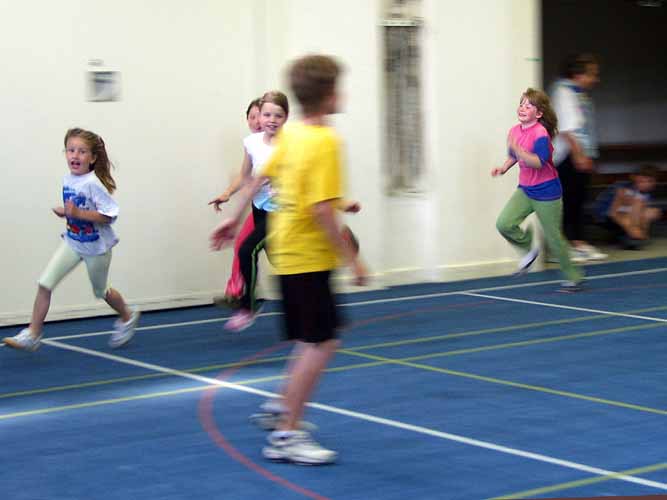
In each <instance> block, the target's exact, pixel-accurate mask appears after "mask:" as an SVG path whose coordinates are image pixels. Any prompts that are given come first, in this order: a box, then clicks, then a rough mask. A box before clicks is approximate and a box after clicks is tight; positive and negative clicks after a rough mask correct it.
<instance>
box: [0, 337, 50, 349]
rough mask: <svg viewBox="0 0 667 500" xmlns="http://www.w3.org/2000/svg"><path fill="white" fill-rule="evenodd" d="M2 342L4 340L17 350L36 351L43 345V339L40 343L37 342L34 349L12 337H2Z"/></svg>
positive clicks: (7, 344)
mask: <svg viewBox="0 0 667 500" xmlns="http://www.w3.org/2000/svg"><path fill="white" fill-rule="evenodd" d="M2 342H4V343H5V345H6V346H7V347H11V348H12V349H16V350H17V351H25V352H35V351H36V350H37V349H39V348H40V347H42V342H41V340H40V342H39V344H37V345H36V346H35V347H33V348H32V349H30V348H28V347H26V346H24V345H21V344H19V343H18V342H15V341H14V339H12V338H6V339H2Z"/></svg>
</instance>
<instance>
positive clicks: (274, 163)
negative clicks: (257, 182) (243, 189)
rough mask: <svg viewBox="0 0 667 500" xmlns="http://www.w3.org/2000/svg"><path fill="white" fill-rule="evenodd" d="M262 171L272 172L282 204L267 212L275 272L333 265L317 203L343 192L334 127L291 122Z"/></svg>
mask: <svg viewBox="0 0 667 500" xmlns="http://www.w3.org/2000/svg"><path fill="white" fill-rule="evenodd" d="M261 175H265V176H267V177H270V178H271V184H272V186H273V188H274V189H275V190H276V193H277V202H278V210H276V211H275V212H271V213H270V214H269V220H268V239H267V251H268V253H269V259H270V261H271V264H272V265H273V266H274V267H275V269H276V273H277V274H300V273H312V272H318V271H328V270H331V269H334V268H335V267H336V264H337V255H336V250H335V248H334V247H333V245H332V244H331V242H330V241H329V238H328V237H327V235H326V233H325V232H324V229H323V228H322V227H321V226H320V225H319V224H318V223H317V221H316V220H315V217H314V214H313V211H312V209H313V206H314V205H315V204H317V203H319V202H322V201H327V200H332V201H335V200H338V199H340V198H341V197H342V192H343V186H342V168H341V160H340V141H339V139H338V137H337V135H336V133H335V131H334V130H333V129H332V128H330V127H323V126H314V125H305V124H290V125H289V126H286V127H284V128H283V129H282V131H281V132H280V135H279V137H278V138H277V142H276V146H275V149H274V153H273V155H272V156H271V158H269V160H268V161H267V162H266V164H265V165H264V168H263V169H262V172H261Z"/></svg>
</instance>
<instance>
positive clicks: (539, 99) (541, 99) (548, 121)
mask: <svg viewBox="0 0 667 500" xmlns="http://www.w3.org/2000/svg"><path fill="white" fill-rule="evenodd" d="M524 98H525V99H528V102H529V103H531V104H532V105H533V106H535V107H536V108H537V110H538V111H540V112H541V113H542V116H541V117H540V118H539V119H538V120H537V121H538V122H540V123H541V124H542V126H543V127H544V128H545V129H547V132H548V134H549V137H551V138H552V139H553V138H554V137H556V135H557V134H558V117H557V116H556V112H555V111H554V109H553V108H552V107H551V100H550V99H549V96H548V95H547V94H546V93H544V92H543V91H541V90H537V89H531V88H528V89H526V91H525V92H524V93H523V94H522V95H521V100H520V101H519V102H521V101H523V99H524Z"/></svg>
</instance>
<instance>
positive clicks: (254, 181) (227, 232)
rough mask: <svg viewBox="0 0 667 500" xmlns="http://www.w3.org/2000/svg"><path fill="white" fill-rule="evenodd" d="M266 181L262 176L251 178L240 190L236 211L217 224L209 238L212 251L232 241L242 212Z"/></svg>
mask: <svg viewBox="0 0 667 500" xmlns="http://www.w3.org/2000/svg"><path fill="white" fill-rule="evenodd" d="M267 179H268V177H265V176H262V175H259V176H257V177H253V178H251V180H250V182H249V183H247V184H246V186H245V187H244V188H243V189H242V190H241V195H240V196H241V198H240V200H239V203H238V204H237V206H236V210H235V211H234V212H233V214H232V215H231V217H229V218H228V219H225V220H223V221H222V222H221V223H220V224H218V225H217V226H216V227H215V228H214V229H213V232H212V233H211V236H210V237H209V239H210V242H211V249H212V250H220V249H221V248H222V247H223V246H225V245H226V244H228V243H230V242H231V241H233V239H234V236H235V235H236V229H237V226H238V225H239V222H240V221H241V216H242V215H243V212H244V211H245V209H246V208H247V207H248V205H250V202H251V200H252V198H253V197H254V196H255V195H256V194H257V192H258V191H259V190H260V188H261V187H262V184H264V182H265V181H266V180H267Z"/></svg>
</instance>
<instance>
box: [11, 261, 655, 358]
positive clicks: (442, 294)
mask: <svg viewBox="0 0 667 500" xmlns="http://www.w3.org/2000/svg"><path fill="white" fill-rule="evenodd" d="M665 271H667V267H657V268H654V269H644V270H641V271H628V272H624V273H611V274H601V275H599V276H590V277H587V278H586V279H587V280H599V279H609V278H619V277H623V276H636V275H642V274H655V273H662V272H665ZM561 281H562V280H549V281H534V282H531V283H518V284H516V285H502V286H494V287H488V288H472V289H469V290H459V291H452V292H438V293H429V294H423V295H406V296H403V297H393V298H387V299H374V300H364V301H359V302H349V303H346V304H338V305H339V307H355V306H365V305H371V304H384V303H390V302H400V301H407V300H419V299H431V298H437V297H448V296H454V295H461V294H472V293H480V292H495V291H500V290H512V289H515V288H527V287H532V286H541V285H554V284H557V283H561ZM280 314H282V313H280V312H267V313H261V314H259V315H258V317H264V316H277V315H280ZM598 314H609V315H614V314H617V315H621V314H622V313H610V312H604V313H603V312H600V313H598ZM227 319H229V316H225V317H222V318H212V319H201V320H194V321H182V322H178V323H165V324H161V325H152V326H140V327H138V328H137V329H136V330H137V331H148V330H159V329H162V328H176V327H179V326H189V325H203V324H207V323H219V322H222V321H226V320H227ZM653 321H655V318H654V319H653ZM111 333H113V331H112V330H104V331H100V332H90V333H79V334H73V335H62V336H60V337H51V340H68V339H78V338H84V337H96V336H100V335H110V334H111ZM4 345H5V344H2V343H0V346H2V347H4Z"/></svg>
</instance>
